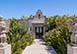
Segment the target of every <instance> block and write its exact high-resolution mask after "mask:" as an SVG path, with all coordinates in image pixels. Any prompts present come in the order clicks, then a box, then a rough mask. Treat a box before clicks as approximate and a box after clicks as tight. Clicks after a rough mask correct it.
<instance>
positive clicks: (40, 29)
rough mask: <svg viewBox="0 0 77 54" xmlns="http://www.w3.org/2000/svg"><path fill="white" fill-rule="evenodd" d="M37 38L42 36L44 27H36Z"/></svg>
mask: <svg viewBox="0 0 77 54" xmlns="http://www.w3.org/2000/svg"><path fill="white" fill-rule="evenodd" d="M35 34H36V38H42V35H43V27H35Z"/></svg>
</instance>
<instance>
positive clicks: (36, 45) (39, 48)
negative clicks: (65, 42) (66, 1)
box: [22, 39, 56, 54]
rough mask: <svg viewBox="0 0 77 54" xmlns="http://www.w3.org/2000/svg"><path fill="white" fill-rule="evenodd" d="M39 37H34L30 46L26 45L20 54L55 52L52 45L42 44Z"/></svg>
mask: <svg viewBox="0 0 77 54" xmlns="http://www.w3.org/2000/svg"><path fill="white" fill-rule="evenodd" d="M44 44H45V42H44V41H43V40H41V39H35V40H34V42H33V44H32V45H31V46H27V47H26V48H25V50H24V51H23V53H22V54H56V52H55V50H54V49H53V47H52V46H46V45H44Z"/></svg>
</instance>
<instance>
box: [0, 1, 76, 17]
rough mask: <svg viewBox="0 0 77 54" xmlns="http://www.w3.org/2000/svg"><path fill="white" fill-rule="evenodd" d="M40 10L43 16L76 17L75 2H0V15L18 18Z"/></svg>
mask: <svg viewBox="0 0 77 54" xmlns="http://www.w3.org/2000/svg"><path fill="white" fill-rule="evenodd" d="M38 9H41V10H42V12H43V13H44V15H46V16H50V15H51V16H53V15H74V14H76V15H77V0H0V15H1V16H4V18H10V17H15V18H20V17H21V16H23V15H25V16H29V15H31V14H32V15H35V13H36V11H37V10H38Z"/></svg>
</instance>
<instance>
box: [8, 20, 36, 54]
mask: <svg viewBox="0 0 77 54" xmlns="http://www.w3.org/2000/svg"><path fill="white" fill-rule="evenodd" d="M34 38H35V37H34V35H33V34H31V33H28V32H27V31H26V30H25V29H24V28H23V26H22V25H21V23H20V22H19V21H18V20H16V19H10V29H9V32H8V33H7V42H8V43H9V44H11V48H12V54H21V53H22V50H23V49H24V48H25V47H26V46H28V45H30V44H31V43H32V42H33V40H34Z"/></svg>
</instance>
